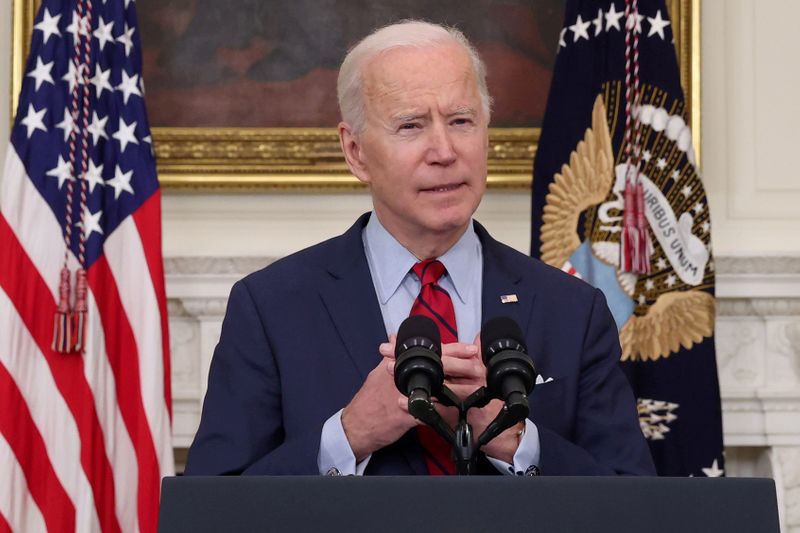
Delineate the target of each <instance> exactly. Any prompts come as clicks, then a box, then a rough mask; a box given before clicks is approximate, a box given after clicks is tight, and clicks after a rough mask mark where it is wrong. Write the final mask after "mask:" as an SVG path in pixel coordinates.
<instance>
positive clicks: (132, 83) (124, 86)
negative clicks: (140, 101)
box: [116, 69, 142, 105]
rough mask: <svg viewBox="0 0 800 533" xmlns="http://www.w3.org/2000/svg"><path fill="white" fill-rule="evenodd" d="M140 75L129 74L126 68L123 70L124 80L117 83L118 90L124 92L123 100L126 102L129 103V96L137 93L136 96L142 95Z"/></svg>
mask: <svg viewBox="0 0 800 533" xmlns="http://www.w3.org/2000/svg"><path fill="white" fill-rule="evenodd" d="M138 83H139V75H138V74H134V75H133V76H128V73H127V72H125V70H124V69H123V70H122V82H121V83H120V84H119V85H117V87H116V90H118V91H120V92H121V93H122V101H123V102H125V104H126V105H127V104H128V98H129V97H130V96H131V95H132V94H135V95H136V96H139V97H141V96H142V93H141V92H139V87H138Z"/></svg>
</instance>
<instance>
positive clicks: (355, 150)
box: [338, 122, 371, 183]
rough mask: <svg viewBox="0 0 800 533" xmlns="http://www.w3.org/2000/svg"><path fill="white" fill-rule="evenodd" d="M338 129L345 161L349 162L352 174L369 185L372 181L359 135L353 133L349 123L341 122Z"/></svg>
mask: <svg viewBox="0 0 800 533" xmlns="http://www.w3.org/2000/svg"><path fill="white" fill-rule="evenodd" d="M338 129H339V145H340V146H341V147H342V153H344V159H345V161H347V166H348V167H349V168H350V172H352V173H353V175H354V176H355V177H356V178H358V179H359V180H360V181H362V182H364V183H369V182H370V181H371V180H370V178H369V173H368V172H367V166H366V164H365V162H364V159H363V151H362V150H361V139H360V138H359V136H358V134H356V133H355V132H354V131H353V127H352V126H351V125H350V124H348V123H347V122H340V123H339V126H338Z"/></svg>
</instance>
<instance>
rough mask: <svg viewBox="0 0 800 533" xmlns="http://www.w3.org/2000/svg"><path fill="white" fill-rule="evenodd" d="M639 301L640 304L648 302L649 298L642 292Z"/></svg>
mask: <svg viewBox="0 0 800 533" xmlns="http://www.w3.org/2000/svg"><path fill="white" fill-rule="evenodd" d="M637 301H638V302H639V305H644V304H646V303H647V298H645V297H644V294H640V295H639V298H638V300H637Z"/></svg>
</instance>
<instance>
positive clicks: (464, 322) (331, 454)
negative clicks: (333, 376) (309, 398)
mask: <svg viewBox="0 0 800 533" xmlns="http://www.w3.org/2000/svg"><path fill="white" fill-rule="evenodd" d="M362 239H363V241H364V251H365V252H366V256H367V263H368V264H369V271H370V274H371V275H372V282H373V283H374V285H375V293H376V294H377V296H378V303H379V304H380V308H381V315H382V316H383V323H384V325H385V326H386V334H387V335H389V334H391V333H397V330H398V329H399V328H400V324H401V323H402V322H403V320H405V319H406V318H408V315H409V313H410V312H411V306H412V305H413V304H414V300H416V298H417V295H419V290H420V281H419V279H418V278H417V276H416V275H414V274H413V273H412V272H411V267H412V266H414V264H415V263H417V262H418V261H419V259H417V258H416V257H415V256H414V254H412V253H411V252H409V251H408V250H407V249H406V248H404V247H403V245H402V244H400V243H399V242H398V241H397V239H395V238H394V237H393V236H392V234H391V233H389V232H388V231H387V230H386V228H384V227H383V225H382V224H381V223H380V221H379V220H378V216H377V215H376V214H375V213H374V212H373V213H372V216H370V218H369V222H367V226H366V227H365V228H364V231H363V234H362ZM438 259H439V261H441V262H442V264H444V267H445V269H447V271H446V273H445V274H444V275H443V276H442V277H441V279H440V280H439V285H440V286H441V287H442V288H443V289H445V290H446V291H447V292H448V293H449V294H450V298H451V299H452V301H453V308H454V309H455V313H456V325H457V329H458V340H459V342H463V343H472V342H474V341H475V337H476V336H477V335H478V333H479V332H480V327H481V296H482V294H481V291H482V286H483V250H482V247H481V242H480V240H479V239H478V236H477V235H476V234H475V230H474V228H473V226H472V224H469V226H468V227H467V231H465V232H464V235H462V236H461V238H460V239H459V240H458V242H456V243H455V244H454V245H453V246H452V247H451V248H450V249H449V250H447V252H445V253H444V255H442V256H441V257H439V258H438ZM377 349H378V347H377V346H376V347H375V350H376V351H377ZM341 417H342V411H341V410H340V411H339V412H337V413H336V414H334V415H333V416H332V417H331V418H329V419H328V420H327V421H326V422H325V425H324V426H323V428H322V437H321V441H320V451H319V457H318V461H317V462H318V466H319V471H320V473H321V474H325V473H327V472H329V471H331V469H336V470H337V471H338V472H339V473H341V474H343V475H349V474H356V475H361V474H363V473H364V470H365V469H366V467H367V464H368V463H369V460H370V457H371V456H369V457H367V458H366V459H364V460H363V461H361V462H360V463H358V464H356V458H355V455H353V451H352V449H351V448H350V444H349V442H348V441H347V437H346V435H345V433H344V429H343V428H342V419H341ZM487 458H488V459H489V461H490V462H491V463H492V464H493V465H494V466H495V468H497V469H498V470H499V471H500V472H503V473H504V474H519V475H521V474H522V473H524V472H525V470H526V469H527V468H528V467H529V466H531V465H538V463H539V430H538V429H537V428H536V425H535V424H534V423H533V422H531V421H530V420H526V422H525V431H524V433H523V435H522V438H521V439H520V445H519V448H517V452H516V454H515V455H514V464H513V465H510V464H508V463H506V462H504V461H500V460H498V459H493V458H491V457H487Z"/></svg>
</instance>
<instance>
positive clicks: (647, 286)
mask: <svg viewBox="0 0 800 533" xmlns="http://www.w3.org/2000/svg"><path fill="white" fill-rule="evenodd" d="M654 288H655V283H653V280H652V279H648V280H647V281H645V282H644V290H646V291H652V290H653V289H654Z"/></svg>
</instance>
